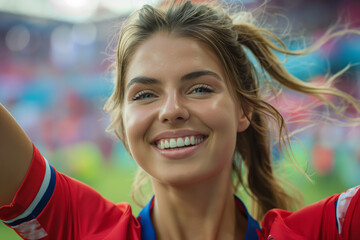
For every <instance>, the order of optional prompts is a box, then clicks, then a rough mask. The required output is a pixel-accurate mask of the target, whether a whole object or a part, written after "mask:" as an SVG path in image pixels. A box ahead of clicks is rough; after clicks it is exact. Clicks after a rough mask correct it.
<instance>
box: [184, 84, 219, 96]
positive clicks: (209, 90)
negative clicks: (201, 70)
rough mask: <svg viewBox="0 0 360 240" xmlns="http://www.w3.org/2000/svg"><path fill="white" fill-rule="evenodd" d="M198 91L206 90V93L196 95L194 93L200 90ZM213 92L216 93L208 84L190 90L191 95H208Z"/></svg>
mask: <svg viewBox="0 0 360 240" xmlns="http://www.w3.org/2000/svg"><path fill="white" fill-rule="evenodd" d="M198 89H202V90H205V91H204V92H200V93H194V91H195V90H198ZM212 92H214V91H213V90H212V88H211V87H210V86H209V85H206V84H200V85H196V86H194V87H193V88H192V89H191V90H190V93H194V94H206V93H212Z"/></svg>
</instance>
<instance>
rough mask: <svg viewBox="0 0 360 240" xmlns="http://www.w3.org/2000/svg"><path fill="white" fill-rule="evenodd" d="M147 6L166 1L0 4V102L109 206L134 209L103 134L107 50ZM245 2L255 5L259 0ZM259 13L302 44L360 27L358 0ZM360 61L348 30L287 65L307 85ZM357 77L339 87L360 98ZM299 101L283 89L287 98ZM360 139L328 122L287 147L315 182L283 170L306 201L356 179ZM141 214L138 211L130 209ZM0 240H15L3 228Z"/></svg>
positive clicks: (119, 152)
mask: <svg viewBox="0 0 360 240" xmlns="http://www.w3.org/2000/svg"><path fill="white" fill-rule="evenodd" d="M149 2H150V3H155V4H161V3H162V2H163V1H162V0H152V1H149V0H148V1H146V0H139V1H136V0H126V1H125V0H101V1H100V0H32V1H26V0H0V56H1V57H0V102H1V103H2V104H3V105H4V106H5V107H7V108H8V109H9V111H10V112H11V113H12V114H13V116H14V117H15V118H16V119H17V120H18V122H19V123H20V125H21V126H22V127H23V128H24V129H25V131H26V132H27V134H28V135H29V136H30V138H31V139H32V140H33V141H34V143H35V144H36V145H37V146H38V148H39V149H40V150H41V151H42V153H43V154H44V155H45V156H46V157H47V159H48V160H49V161H50V162H51V164H53V165H54V166H55V167H56V168H57V169H58V170H60V171H62V172H65V173H67V174H69V175H70V176H72V177H75V178H77V179H79V180H81V181H84V182H86V183H88V184H90V185H91V186H93V187H94V188H95V189H97V190H98V191H99V192H100V193H102V194H103V195H104V196H105V197H107V198H109V199H111V200H112V201H114V202H119V201H128V202H130V203H131V204H132V205H134V204H133V202H132V200H131V197H130V188H131V182H132V178H133V175H134V170H135V169H136V166H135V164H134V162H133V161H132V160H131V158H130V157H129V156H128V155H127V154H126V152H125V151H124V148H123V147H122V145H121V144H120V143H119V142H117V141H116V140H115V139H114V138H113V137H111V136H109V135H108V134H106V133H105V128H106V126H107V124H108V116H106V115H105V114H104V112H103V110H102V106H103V104H104V102H105V100H106V98H107V96H109V95H110V93H111V89H112V85H111V82H110V80H109V76H107V74H106V69H107V67H108V66H109V64H110V62H109V61H107V60H106V59H107V55H106V53H105V52H106V51H105V49H106V47H107V46H108V44H109V42H110V40H111V39H112V37H113V35H114V33H116V32H117V31H118V30H119V25H120V23H121V21H122V20H123V19H124V18H126V16H127V15H128V14H129V13H130V12H132V11H133V10H134V9H137V8H139V7H140V6H141V5H143V4H144V3H149ZM227 2H228V3H231V4H235V5H238V4H239V2H240V1H238V0H228V1H227ZM242 3H243V5H244V6H245V8H246V9H254V8H256V7H257V6H259V5H261V4H262V3H263V1H257V0H244V1H243V2H242ZM266 11H267V12H273V13H276V14H280V15H281V16H286V18H287V20H286V18H284V17H281V16H280V15H277V16H278V18H277V21H275V20H274V23H272V22H271V21H270V22H268V23H267V24H270V25H271V24H277V25H278V26H283V27H284V26H286V25H287V21H288V22H289V23H290V25H292V32H294V33H296V34H298V35H299V36H303V37H304V38H305V39H306V40H308V41H313V40H316V39H317V38H319V36H321V35H322V34H323V33H324V32H325V31H326V30H327V29H328V28H329V27H330V26H332V25H334V24H335V23H337V21H338V20H339V19H341V20H340V23H347V24H348V25H349V26H351V27H360V2H359V1H357V0H341V1H340V0H315V1H309V0H292V1H286V0H273V1H269V2H268V3H267V6H266ZM279 16H280V17H279ZM279 19H280V20H279ZM282 21H283V22H282ZM275 22H276V23H275ZM289 47H290V48H292V46H291V44H290V45H289ZM359 62H360V37H359V36H347V37H343V38H341V39H337V40H335V41H331V42H329V43H327V44H326V45H325V46H324V47H322V48H321V49H320V50H319V51H317V52H316V53H312V54H309V55H307V56H304V57H301V58H293V57H291V58H289V60H288V61H287V63H286V67H287V68H288V69H289V70H290V72H291V73H293V74H294V75H295V76H297V77H299V78H301V79H303V80H304V81H314V79H315V80H317V79H321V78H323V77H324V76H325V75H326V74H327V73H335V72H337V71H339V70H340V69H342V68H344V67H345V66H346V65H347V64H349V63H353V64H354V63H359ZM359 83H360V67H359V66H358V65H354V66H352V67H351V68H350V69H349V71H348V73H347V74H345V75H343V76H341V77H340V78H339V82H338V87H340V88H342V89H345V90H347V91H350V92H351V93H352V94H353V95H354V96H357V97H358V98H359V97H360V86H359V85H360V84H359ZM302 98H303V96H299V95H297V94H294V93H290V94H289V95H288V102H287V103H286V104H287V105H288V104H289V102H293V103H298V102H300V101H303V100H304V99H302ZM0 134H1V133H0ZM359 136H360V128H359V127H357V128H354V127H353V128H344V127H337V126H330V125H317V126H316V127H314V128H311V129H308V130H306V131H304V132H302V133H301V134H299V135H298V137H299V139H300V140H301V141H302V143H303V144H304V146H305V147H306V150H307V152H306V151H305V150H304V148H303V146H302V145H301V144H299V143H294V145H293V151H294V153H295V155H296V157H297V160H298V161H299V162H300V163H301V164H303V165H304V166H305V165H306V164H305V163H306V159H308V161H309V162H308V164H309V167H308V170H307V172H308V174H309V175H311V177H312V179H313V180H314V183H311V182H310V181H308V180H307V179H306V178H305V177H304V176H303V175H302V174H300V173H298V172H297V170H296V169H293V168H291V169H289V170H288V175H289V176H290V180H291V182H292V183H294V184H295V185H296V186H297V187H298V188H299V189H300V190H301V192H303V194H304V196H305V202H306V203H311V202H314V201H317V200H319V199H321V198H324V197H326V196H328V195H331V194H334V193H338V192H341V191H343V190H345V189H347V188H350V187H352V186H355V185H358V184H359V183H360V137H359ZM275 153H276V151H275ZM138 211H139V209H138V208H136V207H135V214H137V212H138ZM0 239H20V238H19V237H18V236H17V235H16V234H15V233H13V232H12V230H10V229H8V228H6V227H5V226H4V225H3V224H0Z"/></svg>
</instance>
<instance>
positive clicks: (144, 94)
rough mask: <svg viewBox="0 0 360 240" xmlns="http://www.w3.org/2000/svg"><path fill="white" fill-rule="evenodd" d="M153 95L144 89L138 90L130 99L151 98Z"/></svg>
mask: <svg viewBox="0 0 360 240" xmlns="http://www.w3.org/2000/svg"><path fill="white" fill-rule="evenodd" d="M154 96H155V95H154V94H152V93H150V92H146V91H141V92H138V93H137V94H136V95H135V96H134V97H133V98H132V100H133V101H137V100H145V99H148V98H152V97H154Z"/></svg>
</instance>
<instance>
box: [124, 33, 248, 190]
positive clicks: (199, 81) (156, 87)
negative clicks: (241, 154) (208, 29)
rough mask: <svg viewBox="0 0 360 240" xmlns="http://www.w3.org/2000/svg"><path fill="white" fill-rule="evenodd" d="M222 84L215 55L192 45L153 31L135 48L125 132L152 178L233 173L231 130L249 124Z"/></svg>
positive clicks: (170, 180) (188, 179)
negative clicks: (149, 36)
mask: <svg viewBox="0 0 360 240" xmlns="http://www.w3.org/2000/svg"><path fill="white" fill-rule="evenodd" d="M226 81H227V80H226V78H225V74H224V71H223V69H222V67H221V64H220V61H219V60H218V58H217V56H216V55H215V54H214V53H213V52H212V51H210V50H209V49H208V48H206V47H205V46H204V45H203V44H201V43H199V42H197V41H195V40H192V39H189V38H180V37H174V36H171V35H167V34H164V33H157V34H155V35H153V36H152V37H151V38H149V39H148V40H146V41H145V42H144V43H142V44H141V45H140V46H139V47H138V49H137V50H136V52H135V54H134V55H133V56H132V60H131V62H130V64H129V68H128V69H127V75H126V79H125V102H124V112H123V123H124V133H125V139H126V141H127V143H128V146H129V150H130V152H131V154H132V156H133V158H134V159H135V161H136V162H137V163H138V164H139V165H140V166H141V168H142V169H144V170H145V171H146V172H147V173H148V174H149V175H151V176H152V177H153V178H154V179H155V180H158V181H160V182H162V183H165V184H172V185H181V184H191V183H194V182H197V181H201V180H205V179H208V178H211V177H214V176H218V175H219V174H228V175H229V174H231V161H232V156H233V153H234V149H235V142H236V133H237V132H238V131H243V130H245V129H246V127H247V126H248V121H247V120H246V118H245V117H244V115H243V113H242V112H241V110H240V105H239V103H236V102H235V101H234V98H233V97H232V96H231V94H230V91H229V89H228V87H227V82H226Z"/></svg>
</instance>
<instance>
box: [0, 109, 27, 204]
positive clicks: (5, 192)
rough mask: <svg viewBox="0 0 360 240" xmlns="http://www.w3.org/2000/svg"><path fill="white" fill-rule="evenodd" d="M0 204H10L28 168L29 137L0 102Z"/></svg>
mask: <svg viewBox="0 0 360 240" xmlns="http://www.w3.org/2000/svg"><path fill="white" fill-rule="evenodd" d="M0 133H1V134H0V156H1V157H0V206H4V205H7V204H10V203H11V202H12V200H13V197H14V196H15V194H16V192H17V190H18V189H19V187H20V186H21V183H22V181H23V179H24V178H25V175H26V173H27V171H28V169H29V166H30V163H31V159H32V154H33V148H32V143H31V141H30V139H29V138H28V137H27V136H26V134H25V132H24V131H23V130H22V129H21V127H20V126H19V125H18V124H17V122H16V121H15V119H14V118H13V117H12V116H11V115H10V113H9V112H8V111H7V110H6V109H5V108H4V107H3V106H2V105H1V104H0Z"/></svg>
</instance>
